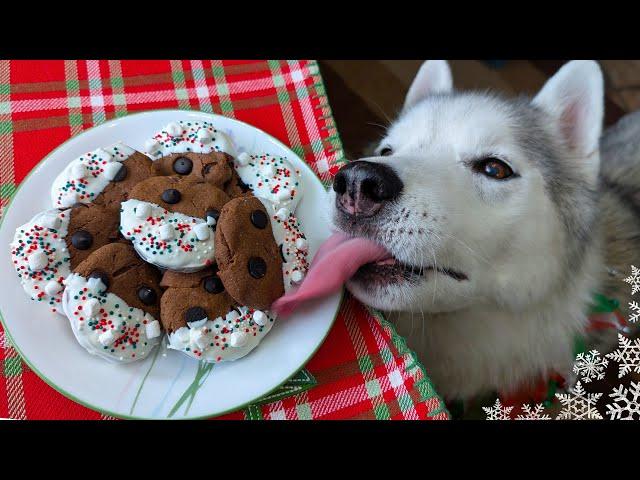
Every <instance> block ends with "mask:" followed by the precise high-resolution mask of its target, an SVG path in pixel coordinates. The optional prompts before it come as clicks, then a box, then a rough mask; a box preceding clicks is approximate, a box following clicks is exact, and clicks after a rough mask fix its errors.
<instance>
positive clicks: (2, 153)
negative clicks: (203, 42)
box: [0, 60, 449, 419]
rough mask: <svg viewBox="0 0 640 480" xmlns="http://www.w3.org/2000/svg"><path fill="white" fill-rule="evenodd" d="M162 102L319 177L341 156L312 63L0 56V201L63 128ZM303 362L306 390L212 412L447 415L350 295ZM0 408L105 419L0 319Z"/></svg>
mask: <svg viewBox="0 0 640 480" xmlns="http://www.w3.org/2000/svg"><path fill="white" fill-rule="evenodd" d="M159 108H181V109H194V110H201V111H204V112H213V113H218V114H222V115H226V116H229V117H234V118H237V119H239V120H243V121H245V122H247V123H250V124H252V125H255V126H256V127H258V128H260V129H262V130H264V131H266V132H268V133H270V134H271V135H273V136H275V137H276V138H278V139H279V140H281V141H282V142H284V143H285V144H287V145H289V146H290V147H291V149H292V150H293V151H295V152H296V153H297V154H298V155H299V156H300V157H301V158H303V159H304V160H305V161H306V162H307V163H308V164H309V165H310V166H311V167H312V169H313V170H314V171H315V172H316V173H317V174H318V176H319V177H320V179H321V180H322V181H323V182H325V183H327V182H328V181H329V180H330V178H331V176H332V175H333V174H334V173H335V172H336V171H337V169H338V167H339V165H340V163H341V162H342V161H343V157H342V155H343V153H342V148H341V143H340V138H339V136H338V132H337V131H336V128H335V125H334V122H333V117H332V115H331V110H330V107H329V104H328V100H327V97H326V95H325V90H324V86H323V83H322V78H321V76H320V72H319V69H318V65H317V64H316V62H314V61H306V60H303V61H227V60H225V61H217V60H203V61H200V60H191V61H187V60H182V61H180V60H172V61H133V60H131V61H119V60H100V61H92V60H89V61H37V62H36V61H5V60H2V61H0V208H4V207H5V206H6V205H7V204H8V202H9V199H10V198H11V196H12V195H13V193H14V191H15V189H16V186H17V185H18V184H19V183H20V182H21V181H22V179H24V177H25V176H26V175H27V173H28V172H29V171H30V170H31V169H32V168H33V167H34V166H35V165H36V164H37V163H38V162H39V161H40V160H41V159H42V158H43V157H44V156H46V155H47V154H48V153H49V152H50V151H51V150H53V149H54V148H55V147H57V146H58V145H60V144H61V143H62V142H64V141H65V140H67V139H68V138H69V137H71V136H73V135H76V134H78V133H80V132H81V131H82V130H84V129H87V128H89V127H92V126H94V125H98V124H100V123H102V122H104V121H105V120H109V119H111V118H115V117H120V116H123V115H127V114H128V113H130V112H139V111H143V110H152V109H159ZM2 268H9V267H8V266H4V267H2ZM0 294H2V293H1V292H0ZM306 371H307V372H308V373H309V374H311V376H313V378H315V381H316V385H315V386H313V387H312V388H310V389H308V390H306V391H303V392H301V393H297V394H295V395H293V396H288V397H286V398H282V397H279V398H280V399H279V400H276V401H274V402H271V403H264V404H262V405H254V406H252V407H250V408H248V409H246V410H242V411H238V412H236V413H233V414H229V415H225V416H224V417H219V418H232V419H244V418H252V419H253V418H264V419H369V418H371V419H376V418H377V419H389V418H391V419H447V418H449V414H448V412H447V410H446V408H445V406H444V403H443V402H442V401H441V399H440V398H439V397H438V395H437V394H436V392H435V391H434V389H433V388H432V386H431V383H430V381H429V379H428V378H427V376H426V374H425V372H424V369H423V367H422V365H420V363H419V362H418V361H417V360H416V358H415V356H414V354H413V353H412V352H411V351H409V349H408V348H407V347H406V345H405V343H404V340H403V339H402V338H400V337H399V336H397V334H396V333H395V330H394V329H393V327H392V326H391V325H390V324H388V323H387V322H386V321H385V320H384V319H383V318H382V317H381V316H380V315H379V314H377V313H376V312H373V311H369V310H368V309H366V308H365V307H364V306H363V305H362V304H360V303H359V302H357V301H356V300H355V299H353V298H352V297H350V296H349V295H346V296H345V299H344V301H343V303H342V307H341V309H340V313H339V315H338V317H337V320H336V323H335V325H334V327H333V328H332V330H331V332H330V334H329V335H328V337H327V339H326V341H325V342H324V344H323V345H322V347H321V348H320V349H319V350H318V352H317V353H316V355H315V356H314V357H313V358H312V359H311V360H310V362H309V363H308V364H307V366H306ZM0 417H9V418H18V419H45V418H46V419H100V418H112V417H107V416H105V415H101V414H100V413H99V412H95V411H92V410H89V409H87V408H85V407H83V406H81V405H79V404H76V403H75V402H73V401H72V400H69V399H67V398H65V397H64V396H62V395H61V394H59V393H58V392H57V391H55V390H54V389H53V388H51V387H49V386H48V385H47V384H46V383H44V382H43V381H42V380H41V379H40V378H39V377H38V376H37V375H36V374H35V373H34V372H33V371H31V370H30V369H29V367H28V366H27V365H26V364H25V363H24V362H22V360H21V359H20V357H19V356H18V354H17V352H16V350H15V349H14V348H13V347H12V345H11V343H10V341H9V339H8V338H7V337H6V336H5V334H4V331H3V330H2V328H1V327H0Z"/></svg>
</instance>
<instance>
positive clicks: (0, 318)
mask: <svg viewBox="0 0 640 480" xmlns="http://www.w3.org/2000/svg"><path fill="white" fill-rule="evenodd" d="M171 111H174V112H176V113H178V114H184V113H199V114H203V115H207V116H209V117H213V118H214V119H215V118H217V117H221V118H224V119H225V121H231V122H232V123H233V122H235V123H239V124H242V125H244V126H247V127H250V128H253V129H255V130H258V131H259V132H260V133H262V134H263V135H266V136H267V137H268V138H269V139H270V140H271V141H272V142H274V143H275V144H277V145H279V146H281V147H283V148H285V149H286V150H289V151H290V152H291V153H293V154H294V155H295V156H296V157H297V158H298V159H299V160H300V161H301V162H302V164H303V166H304V168H306V169H307V170H308V171H309V172H310V173H311V175H312V177H313V178H314V180H315V181H316V182H319V183H320V185H321V186H322V188H323V189H325V186H324V184H323V183H322V181H321V180H320V178H318V175H317V174H316V173H315V172H314V171H313V170H312V169H311V167H310V166H309V165H308V164H307V162H305V161H304V159H302V158H300V156H299V155H298V154H297V153H295V152H294V151H293V150H292V149H291V147H289V146H288V145H286V144H284V143H283V142H281V141H280V140H278V139H277V138H275V137H274V136H272V135H270V134H269V133H267V132H265V131H264V130H262V129H261V128H258V127H256V126H254V125H251V124H249V123H247V122H243V121H242V120H238V119H236V118H231V117H225V116H224V115H219V114H217V113H209V112H204V111H202V110H194V109H179V108H156V109H153V110H145V111H143V112H134V113H127V114H126V115H123V116H121V117H116V118H112V119H110V120H106V121H104V122H102V123H100V124H99V125H94V126H92V127H89V128H87V129H86V130H83V131H82V132H80V133H78V134H76V135H73V136H72V137H70V138H68V139H66V140H65V141H64V142H62V143H61V144H60V145H58V146H57V147H55V148H54V149H53V150H51V151H50V152H49V153H47V154H46V155H45V156H44V157H43V158H42V159H41V160H40V161H39V162H38V163H37V164H35V165H34V166H33V167H32V168H31V170H30V171H29V173H27V175H26V176H25V177H24V178H23V179H22V181H21V182H20V184H18V185H17V186H16V189H15V191H14V192H13V195H12V196H11V199H10V200H9V203H8V204H7V206H6V207H5V208H4V212H3V215H2V216H1V217H0V229H1V228H2V225H3V224H4V220H5V218H6V214H7V212H8V211H9V208H11V206H13V202H14V200H15V197H16V195H17V193H18V191H19V190H20V189H21V188H22V187H23V186H24V184H25V183H26V181H27V180H28V179H29V177H31V175H32V174H33V173H35V171H36V170H37V169H38V167H39V166H40V165H41V164H43V163H44V162H45V161H47V160H48V159H49V157H51V156H52V155H53V154H54V153H55V152H57V151H58V150H60V149H61V148H62V147H64V145H66V144H67V143H68V142H70V141H71V140H73V139H75V138H77V137H78V136H80V135H82V134H84V133H86V132H89V131H91V130H93V129H95V128H99V127H102V126H105V125H107V124H109V123H113V122H117V121H119V120H122V119H123V118H126V117H134V116H143V115H149V114H152V113H155V112H165V113H167V112H171ZM344 295H345V289H344V286H343V287H341V288H340V299H339V301H338V308H336V311H335V313H334V315H333V319H332V320H331V322H330V323H329V325H328V328H327V330H326V332H325V333H324V335H323V337H322V339H321V340H320V342H319V343H318V345H317V346H316V348H315V349H314V350H313V352H311V354H310V355H309V356H308V357H307V358H306V359H305V360H304V362H303V363H302V364H301V365H299V366H298V367H296V368H295V369H294V371H293V373H292V374H291V375H289V376H288V377H287V378H285V379H284V380H283V381H282V382H281V383H279V384H278V385H276V386H274V387H273V388H272V389H270V390H267V391H266V392H264V393H262V394H261V395H259V396H257V397H256V398H253V399H251V400H249V401H247V402H245V403H243V404H241V405H238V406H236V407H233V408H230V409H228V410H224V411H222V412H216V413H213V414H209V415H198V416H193V417H182V418H162V419H160V418H155V417H144V416H135V415H126V414H120V413H115V412H112V411H110V410H107V409H104V408H98V407H96V406H95V405H92V404H90V403H88V402H85V401H84V400H80V399H79V398H77V397H76V396H75V395H72V394H70V393H68V392H67V391H66V390H64V389H63V388H61V387H59V386H58V385H56V384H55V383H54V382H53V381H52V380H50V379H49V378H47V377H46V376H45V375H44V374H42V373H41V372H40V371H39V370H38V369H37V368H36V367H35V366H34V365H33V364H32V363H31V361H30V360H29V359H28V358H27V357H26V355H25V354H24V353H23V352H22V350H21V349H20V347H19V346H18V345H17V343H15V342H14V340H13V336H12V335H11V332H10V330H9V328H8V326H7V322H6V320H5V319H4V316H3V314H2V309H1V308H0V324H2V327H3V329H4V333H5V336H7V337H8V338H9V341H10V342H11V346H12V347H13V348H15V350H16V351H17V352H18V354H19V355H20V358H21V359H22V361H24V362H25V363H26V364H27V366H28V367H29V368H30V369H31V370H32V371H33V372H34V373H35V374H36V375H37V376H38V377H39V378H40V379H42V380H43V381H44V382H45V383H46V384H47V385H49V386H50V387H51V388H53V389H54V390H55V391H57V392H58V393H60V394H62V395H63V396H65V397H66V398H68V399H70V400H72V401H74V402H76V403H78V404H80V405H82V406H83V407H86V408H89V409H91V410H94V411H97V412H100V413H102V414H106V415H109V416H112V417H116V418H120V419H124V420H202V419H207V418H216V417H219V416H222V415H226V414H227V413H231V412H235V411H238V410H242V409H244V408H245V407H247V406H248V405H251V404H252V403H253V402H255V401H256V400H259V399H260V398H262V397H264V396H266V395H269V394H270V393H272V392H274V391H275V390H277V389H278V388H280V387H281V386H282V385H284V384H285V383H287V382H288V381H289V380H290V379H291V378H292V377H294V376H295V375H296V374H297V373H298V372H299V371H300V370H301V369H302V368H304V367H305V366H306V365H307V363H309V360H311V359H312V358H313V356H314V355H315V354H316V353H317V351H318V350H319V349H320V347H321V346H322V345H324V342H325V340H326V338H327V336H328V335H329V332H330V331H331V329H332V328H333V325H334V324H335V322H336V319H337V318H338V314H339V313H340V307H341V306H342V302H343V300H344Z"/></svg>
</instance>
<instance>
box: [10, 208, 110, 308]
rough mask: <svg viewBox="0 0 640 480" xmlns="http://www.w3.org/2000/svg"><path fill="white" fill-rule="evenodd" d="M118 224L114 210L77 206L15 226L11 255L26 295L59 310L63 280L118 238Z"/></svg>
mask: <svg viewBox="0 0 640 480" xmlns="http://www.w3.org/2000/svg"><path fill="white" fill-rule="evenodd" d="M118 223H119V215H118V212H117V211H116V210H113V209H110V208H107V207H104V206H102V205H84V204H78V206H76V207H74V208H70V209H67V210H63V211H61V210H57V209H52V210H47V211H45V212H41V213H39V214H37V215H36V216H35V217H33V219H31V221H29V222H28V223H26V224H25V225H22V226H20V227H18V229H17V230H16V233H15V235H14V239H13V242H12V243H11V246H10V248H11V256H12V259H13V264H14V267H15V269H16V271H17V272H18V276H19V277H20V281H21V283H22V287H23V288H24V291H25V292H26V293H27V295H29V296H30V297H31V298H32V299H33V300H37V301H40V302H46V303H48V304H49V305H50V306H51V308H52V309H53V310H54V311H58V306H59V305H60V301H61V299H62V290H63V280H64V279H65V278H66V277H67V275H69V273H70V271H71V269H73V268H74V267H76V266H77V265H78V264H79V263H80V262H82V261H83V260H84V259H85V258H86V257H87V256H89V254H91V252H93V251H95V250H97V249H98V248H100V247H102V246H104V245H106V244H108V243H111V242H113V241H115V240H116V239H117V236H118Z"/></svg>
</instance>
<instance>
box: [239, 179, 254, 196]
mask: <svg viewBox="0 0 640 480" xmlns="http://www.w3.org/2000/svg"><path fill="white" fill-rule="evenodd" d="M237 185H238V187H240V190H242V192H243V193H246V192H248V191H249V190H251V187H249V185H247V184H246V183H244V182H243V181H242V180H241V179H240V178H238V182H237Z"/></svg>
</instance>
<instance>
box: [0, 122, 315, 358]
mask: <svg viewBox="0 0 640 480" xmlns="http://www.w3.org/2000/svg"><path fill="white" fill-rule="evenodd" d="M145 150H146V153H145V154H143V153H140V152H137V151H135V150H133V149H132V148H130V147H128V146H126V145H124V144H122V143H118V144H115V145H111V146H109V147H103V148H98V149H96V150H94V151H92V152H89V153H87V154H85V155H82V156H80V157H79V158H77V159H75V160H73V161H72V162H70V163H69V164H68V165H67V167H66V168H65V169H64V170H63V171H62V172H61V173H60V175H59V176H58V177H57V178H56V179H55V180H54V182H53V186H52V190H51V202H52V204H53V208H52V209H51V210H47V211H45V212H42V213H39V214H38V215H36V216H35V217H34V218H33V219H32V220H31V221H30V222H28V223H26V224H25V225H23V226H21V227H19V228H18V229H17V231H16V234H15V236H14V240H13V242H12V243H11V254H12V258H13V262H14V266H15V269H16V271H17V273H18V276H19V278H20V280H21V283H22V285H23V288H24V290H25V292H26V293H27V294H28V295H29V296H30V297H31V298H32V299H33V300H36V301H38V302H41V303H46V304H48V305H49V306H50V308H51V309H52V310H53V311H54V312H57V313H60V314H63V315H65V316H66V317H67V318H68V319H69V322H70V325H71V329H72V331H73V333H74V335H75V337H76V339H77V340H78V342H79V343H80V344H81V345H82V346H83V347H84V348H85V349H86V350H87V351H89V352H90V353H92V354H95V355H98V356H100V357H102V358H104V359H106V360H110V361H114V362H131V361H135V360H139V359H143V358H146V357H147V356H148V355H149V352H150V351H152V350H153V348H155V347H156V346H157V345H158V344H159V343H160V342H161V340H162V339H163V333H166V339H167V344H168V347H169V348H171V349H175V350H178V351H181V352H183V353H185V354H186V355H188V356H190V357H193V358H195V359H197V360H203V361H206V362H221V361H228V360H235V359H237V358H240V357H243V356H244V355H246V354H247V353H249V352H250V351H251V350H253V349H254V348H255V347H256V346H257V345H258V343H259V342H260V340H261V339H262V338H263V337H264V336H265V335H266V334H267V333H268V332H269V330H270V329H271V327H272V325H273V322H274V320H275V317H274V315H273V314H272V313H271V312H269V307H270V305H271V304H272V303H273V301H274V300H276V299H277V298H279V297H280V296H282V295H283V294H284V292H285V291H288V290H289V289H291V288H292V287H293V286H295V285H296V284H298V283H300V282H301V281H302V279H303V278H304V275H305V274H306V272H307V269H308V259H307V251H308V244H307V240H306V238H305V236H304V234H303V233H302V230H301V227H300V223H299V221H298V219H297V218H296V216H295V209H296V206H297V204H298V202H299V200H300V197H301V194H302V188H301V187H302V186H301V182H300V175H299V172H298V171H297V170H296V169H295V168H294V167H293V166H292V165H291V164H290V163H289V162H288V161H287V160H286V159H285V158H282V157H275V156H272V155H269V154H260V155H250V154H248V153H246V152H243V153H240V154H239V155H237V154H236V153H235V152H236V150H235V148H234V146H233V144H232V142H231V141H230V139H229V138H228V137H227V136H226V135H225V134H224V133H222V132H220V131H218V130H216V129H215V128H214V126H213V125H212V124H210V123H208V122H196V121H189V122H183V121H180V122H173V123H171V124H169V125H167V126H166V127H165V128H163V129H162V130H161V131H160V132H159V133H157V134H156V135H154V136H153V138H151V139H149V141H148V142H147V143H146V144H145Z"/></svg>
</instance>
